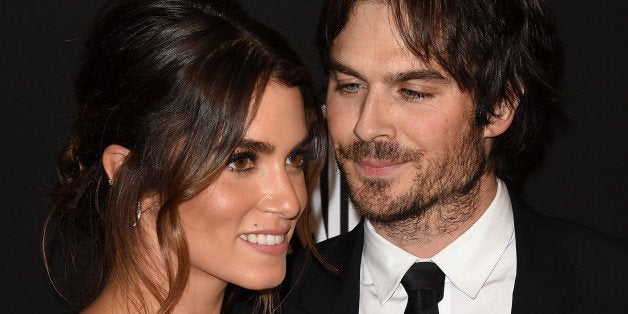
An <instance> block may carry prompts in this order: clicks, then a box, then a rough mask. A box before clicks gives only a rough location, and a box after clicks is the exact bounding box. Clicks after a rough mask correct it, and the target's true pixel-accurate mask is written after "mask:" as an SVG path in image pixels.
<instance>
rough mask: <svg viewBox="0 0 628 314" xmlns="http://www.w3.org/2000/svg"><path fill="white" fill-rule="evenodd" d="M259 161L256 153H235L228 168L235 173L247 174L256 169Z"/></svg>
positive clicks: (228, 163)
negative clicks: (256, 162)
mask: <svg viewBox="0 0 628 314" xmlns="http://www.w3.org/2000/svg"><path fill="white" fill-rule="evenodd" d="M256 160H257V154H255V153H254V152H249V151H243V152H238V153H234V154H233V156H231V158H229V161H228V162H227V167H228V168H229V170H231V171H235V172H247V171H249V170H251V169H253V168H254V167H255V161H256Z"/></svg>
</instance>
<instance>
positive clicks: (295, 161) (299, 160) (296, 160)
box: [288, 153, 305, 168]
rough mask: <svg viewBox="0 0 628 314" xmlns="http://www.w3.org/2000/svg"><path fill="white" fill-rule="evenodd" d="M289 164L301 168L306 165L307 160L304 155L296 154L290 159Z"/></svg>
mask: <svg viewBox="0 0 628 314" xmlns="http://www.w3.org/2000/svg"><path fill="white" fill-rule="evenodd" d="M288 163H289V164H290V165H292V166H294V167H298V168H301V167H303V164H304V163H305V158H304V157H303V154H301V153H299V154H295V155H292V156H290V157H288Z"/></svg>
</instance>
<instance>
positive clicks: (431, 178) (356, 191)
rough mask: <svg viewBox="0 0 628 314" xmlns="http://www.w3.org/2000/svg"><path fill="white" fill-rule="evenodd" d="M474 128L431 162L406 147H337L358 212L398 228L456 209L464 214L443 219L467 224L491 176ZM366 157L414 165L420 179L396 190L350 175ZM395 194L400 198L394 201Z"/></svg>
mask: <svg viewBox="0 0 628 314" xmlns="http://www.w3.org/2000/svg"><path fill="white" fill-rule="evenodd" d="M471 128H472V129H471V131H469V132H466V133H465V134H464V135H463V136H462V138H461V139H460V141H459V142H458V143H455V145H452V146H449V147H448V149H447V150H446V152H445V156H444V158H440V159H427V158H426V154H425V153H424V152H422V151H421V150H419V149H416V150H413V149H408V148H404V147H401V145H399V143H397V142H384V141H376V142H354V143H353V144H351V145H347V146H338V147H337V148H336V156H337V161H338V167H339V169H340V171H341V172H342V174H343V176H342V177H343V181H344V182H343V183H344V184H345V185H348V187H349V197H350V198H351V201H352V203H353V205H354V207H355V209H356V210H357V212H358V213H359V214H360V215H362V216H364V217H366V218H367V219H369V220H370V221H372V222H378V223H383V224H394V223H398V222H404V221H407V220H414V219H421V218H422V217H423V216H425V214H426V212H428V211H429V210H430V209H431V208H439V209H442V210H448V211H451V210H452V209H454V208H455V210H456V211H458V213H459V215H457V214H456V213H451V212H450V213H448V214H445V213H442V212H441V213H440V216H441V218H443V219H448V220H454V221H458V222H460V221H464V220H466V219H467V218H468V217H469V216H470V215H471V214H472V212H474V210H473V208H472V207H474V202H475V201H477V200H476V197H475V196H476V194H477V193H478V189H479V180H480V178H481V177H482V175H483V174H484V173H485V171H486V157H485V154H484V146H483V138H482V136H481V128H478V127H471ZM364 158H373V159H378V160H388V161H391V162H395V163H405V162H413V163H414V165H415V167H414V169H415V175H414V178H413V180H412V184H411V187H410V188H409V189H408V190H406V191H395V190H393V189H394V184H395V183H398V182H396V181H398V179H391V180H388V179H372V178H360V177H358V176H357V175H356V177H353V176H352V175H351V174H350V173H348V172H347V170H346V168H345V165H344V164H345V163H347V162H349V161H352V162H354V163H359V162H360V161H361V160H362V159H364ZM394 192H401V193H400V194H399V193H397V194H398V195H397V196H395V193H394ZM452 207H454V208H452ZM451 214H454V215H451ZM454 221H451V222H452V223H453V222H454Z"/></svg>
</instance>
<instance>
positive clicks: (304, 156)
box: [286, 148, 311, 170]
mask: <svg viewBox="0 0 628 314" xmlns="http://www.w3.org/2000/svg"><path fill="white" fill-rule="evenodd" d="M310 156H311V154H310V153H309V152H308V151H306V150H305V149H302V148H301V149H297V150H295V151H293V152H292V153H291V154H290V155H288V158H286V163H287V164H288V165H290V166H292V167H294V168H297V169H299V170H303V169H304V168H305V167H306V166H307V162H308V161H309V160H310V158H311V157H310Z"/></svg>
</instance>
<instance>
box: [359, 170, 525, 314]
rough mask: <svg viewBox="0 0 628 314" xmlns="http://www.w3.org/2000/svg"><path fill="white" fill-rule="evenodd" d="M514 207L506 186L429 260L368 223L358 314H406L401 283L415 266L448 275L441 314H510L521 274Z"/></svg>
mask: <svg viewBox="0 0 628 314" xmlns="http://www.w3.org/2000/svg"><path fill="white" fill-rule="evenodd" d="M514 230H515V229H514V221H513V217H512V205H511V203H510V198H509V196H508V191H507V189H506V186H505V185H504V184H503V183H502V182H501V180H499V179H498V180H497V193H496V195H495V199H494V200H493V201H492V202H491V204H490V205H489V207H488V209H487V210H486V212H485V213H484V214H483V215H482V216H481V217H480V218H479V219H478V221H477V222H475V223H474V224H473V225H472V226H471V227H470V228H469V230H467V231H466V232H465V233H463V234H462V235H461V236H460V237H458V239H456V240H454V242H452V243H451V244H449V245H448V246H447V247H445V248H444V249H443V250H441V251H440V252H438V253H437V254H436V255H434V256H433V257H432V258H431V259H421V258H418V257H416V256H414V255H412V254H410V253H408V252H406V251H404V250H402V249H401V248H399V247H397V246H395V245H393V244H392V243H390V242H389V241H387V240H386V239H384V238H383V237H382V236H380V235H379V234H377V232H376V231H375V229H374V228H373V225H372V224H371V223H370V222H369V221H368V220H367V221H366V223H365V224H364V250H363V252H362V262H361V265H360V313H364V314H366V313H373V314H375V313H377V314H384V313H403V311H404V309H405V307H406V303H407V299H408V295H407V294H406V291H405V290H404V288H403V286H402V285H401V284H400V282H401V278H403V275H404V274H405V273H406V271H407V270H408V269H409V268H410V266H412V264H414V263H415V262H419V261H420V262H426V261H431V262H434V263H436V265H438V267H440V269H441V270H442V271H443V272H444V273H445V290H444V293H443V299H442V300H441V302H439V304H438V308H439V313H441V314H447V313H465V314H467V313H469V314H473V313H478V314H479V313H482V314H490V313H510V312H511V307H512V291H513V288H514V286H515V276H516V273H517V256H516V248H515V232H514Z"/></svg>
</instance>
